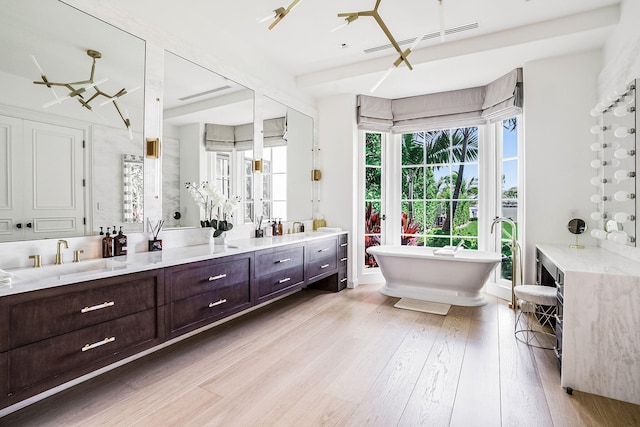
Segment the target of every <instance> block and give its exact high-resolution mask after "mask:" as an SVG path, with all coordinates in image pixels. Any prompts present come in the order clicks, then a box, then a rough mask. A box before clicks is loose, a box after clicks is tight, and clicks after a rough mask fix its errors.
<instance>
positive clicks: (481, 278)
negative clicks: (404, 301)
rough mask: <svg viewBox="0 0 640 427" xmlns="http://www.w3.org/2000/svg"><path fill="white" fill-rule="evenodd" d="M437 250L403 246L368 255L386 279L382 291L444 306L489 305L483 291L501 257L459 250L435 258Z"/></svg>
mask: <svg viewBox="0 0 640 427" xmlns="http://www.w3.org/2000/svg"><path fill="white" fill-rule="evenodd" d="M436 249H438V248H431V247H424V246H400V245H398V246H392V245H383V246H372V247H370V248H368V249H367V252H369V253H370V254H372V255H373V256H374V257H375V258H376V261H377V262H378V266H380V270H381V272H382V275H383V276H384V279H385V284H384V286H383V287H382V289H381V290H380V292H381V293H383V294H385V295H388V296H392V297H398V298H410V299H413V300H421V301H430V302H435V303H441V304H450V305H463V306H480V305H484V304H486V303H487V300H486V299H485V297H484V296H483V295H482V293H481V292H480V291H481V290H482V287H483V286H484V284H485V282H486V281H487V279H488V278H489V275H490V274H491V272H492V271H493V269H494V268H495V267H496V266H497V265H498V264H499V263H500V261H501V256H500V254H497V253H494V252H486V251H474V250H467V249H459V250H458V251H456V252H455V254H454V255H435V254H434V250H436ZM406 308H408V307H406ZM447 310H448V307H447ZM423 311H425V310H423ZM445 313H446V312H445ZM440 314H443V313H440Z"/></svg>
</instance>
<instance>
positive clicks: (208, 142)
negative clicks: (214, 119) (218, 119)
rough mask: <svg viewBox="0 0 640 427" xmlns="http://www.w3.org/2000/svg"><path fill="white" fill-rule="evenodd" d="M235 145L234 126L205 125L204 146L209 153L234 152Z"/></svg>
mask: <svg viewBox="0 0 640 427" xmlns="http://www.w3.org/2000/svg"><path fill="white" fill-rule="evenodd" d="M234 144H235V132H234V126H227V125H216V124H212V123H207V124H206V125H205V131H204V145H205V149H206V150H207V151H233V147H234Z"/></svg>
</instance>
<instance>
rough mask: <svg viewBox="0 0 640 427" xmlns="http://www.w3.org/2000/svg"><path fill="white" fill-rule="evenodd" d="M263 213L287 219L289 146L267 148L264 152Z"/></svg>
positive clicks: (270, 216)
mask: <svg viewBox="0 0 640 427" xmlns="http://www.w3.org/2000/svg"><path fill="white" fill-rule="evenodd" d="M262 156H263V172H262V185H263V191H262V199H263V201H264V203H263V212H262V213H263V215H264V217H265V218H269V219H277V218H279V219H281V220H282V221H285V220H287V147H286V146H282V147H270V148H265V149H264V151H263V153H262Z"/></svg>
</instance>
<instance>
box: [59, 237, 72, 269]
mask: <svg viewBox="0 0 640 427" xmlns="http://www.w3.org/2000/svg"><path fill="white" fill-rule="evenodd" d="M61 245H64V247H65V248H67V249H69V243H67V241H66V240H62V239H60V240H58V251H57V252H56V265H59V264H62V254H61V253H60V246H61Z"/></svg>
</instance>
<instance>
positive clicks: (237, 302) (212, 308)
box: [169, 280, 251, 337]
mask: <svg viewBox="0 0 640 427" xmlns="http://www.w3.org/2000/svg"><path fill="white" fill-rule="evenodd" d="M250 306H251V292H250V284H249V281H248V280H247V281H245V282H244V283H239V284H229V285H222V286H218V287H216V288H214V289H212V290H210V291H209V292H204V293H200V294H198V295H194V296H192V297H189V298H185V299H182V300H178V301H174V302H172V303H171V306H170V313H169V319H170V320H169V321H170V331H171V336H172V337H173V336H177V335H179V334H181V333H184V332H187V331H190V330H193V329H196V328H199V327H201V326H204V325H206V324H208V323H211V322H213V321H216V320H219V319H221V318H223V317H225V316H229V315H231V314H234V313H236V312H238V311H241V310H244V309H247V308H249V307H250Z"/></svg>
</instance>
